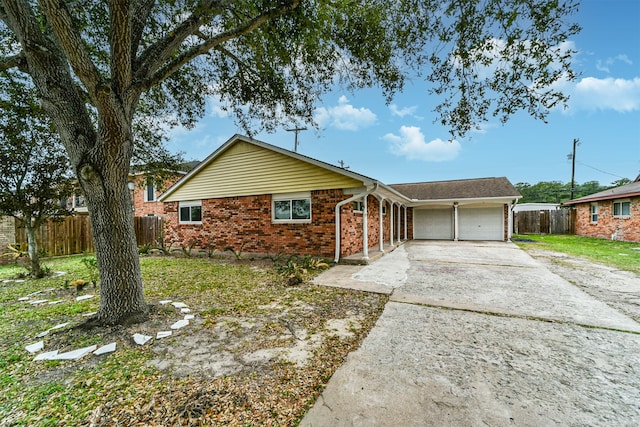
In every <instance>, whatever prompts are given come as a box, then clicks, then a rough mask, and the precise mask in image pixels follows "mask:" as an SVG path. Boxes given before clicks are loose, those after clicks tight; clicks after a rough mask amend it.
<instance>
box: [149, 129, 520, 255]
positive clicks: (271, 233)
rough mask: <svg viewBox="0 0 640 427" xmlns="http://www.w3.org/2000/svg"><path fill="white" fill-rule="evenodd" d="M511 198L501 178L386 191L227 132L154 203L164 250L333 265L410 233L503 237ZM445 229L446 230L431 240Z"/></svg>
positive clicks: (386, 247) (508, 186)
mask: <svg viewBox="0 0 640 427" xmlns="http://www.w3.org/2000/svg"><path fill="white" fill-rule="evenodd" d="M519 197H521V196H520V194H519V193H518V192H517V190H516V189H515V188H514V187H513V186H512V185H511V183H509V181H508V180H507V179H506V178H484V179H479V180H461V181H444V182H442V183H418V184H399V185H386V184H384V183H382V182H380V181H378V180H375V179H373V178H369V177H366V176H364V175H360V174H358V173H355V172H352V171H350V170H347V169H344V168H341V167H338V166H334V165H331V164H328V163H324V162H321V161H319V160H316V159H312V158H310V157H307V156H304V155H301V154H299V153H296V152H292V151H289V150H285V149H283V148H280V147H277V146H273V145H270V144H267V143H265V142H262V141H257V140H255V139H251V138H248V137H245V136H241V135H235V136H233V137H232V138H231V139H229V140H228V141H227V142H226V143H224V144H223V145H222V146H221V147H220V148H218V149H217V150H216V151H214V152H213V153H212V154H211V155H210V156H209V157H207V158H206V159H205V160H204V161H202V162H201V163H200V164H199V165H198V166H197V167H196V168H194V169H193V170H192V171H190V172H189V173H188V174H187V175H185V176H184V177H183V178H182V179H181V180H179V181H178V182H177V183H176V184H174V185H173V186H171V187H170V188H169V189H168V190H167V191H166V192H165V193H164V194H162V195H161V196H160V197H159V199H158V200H159V201H160V202H163V204H164V216H165V220H166V225H165V242H166V243H167V244H174V245H178V246H188V245H191V244H195V247H201V248H206V247H213V248H216V249H221V248H225V247H229V246H230V247H233V248H234V249H236V250H239V249H240V248H242V252H245V253H259V254H277V253H286V254H294V253H295V254H300V255H306V254H310V255H315V256H321V257H325V258H333V259H334V260H335V261H336V262H338V261H339V260H340V259H342V258H345V257H349V256H354V255H356V254H357V255H356V256H358V257H360V258H361V259H362V260H364V261H366V260H367V259H368V258H369V251H370V250H371V249H375V250H379V251H381V252H384V251H387V250H389V249H391V248H392V247H394V246H395V245H397V244H398V243H400V242H402V241H405V240H407V239H413V238H414V233H415V236H416V237H415V238H444V239H450V240H455V239H476V240H508V239H509V237H510V235H509V230H510V227H509V217H510V215H509V213H510V210H509V209H510V207H511V206H512V205H513V202H514V201H515V200H517V199H518V198H519ZM445 212H446V213H448V214H449V222H447V221H445V220H444V216H445ZM414 215H415V219H414ZM471 218H476V219H477V220H478V221H476V222H474V221H473V220H471ZM445 223H447V225H446V227H448V229H449V230H450V231H451V232H450V233H448V234H446V235H445V234H444V233H443V235H442V236H441V237H440V236H439V237H431V236H434V235H435V234H434V233H435V231H433V230H432V228H434V227H435V228H441V227H444V226H445V225H444V224H445Z"/></svg>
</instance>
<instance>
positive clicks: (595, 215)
mask: <svg viewBox="0 0 640 427" xmlns="http://www.w3.org/2000/svg"><path fill="white" fill-rule="evenodd" d="M590 217H591V222H594V223H595V222H598V204H597V203H591V208H590Z"/></svg>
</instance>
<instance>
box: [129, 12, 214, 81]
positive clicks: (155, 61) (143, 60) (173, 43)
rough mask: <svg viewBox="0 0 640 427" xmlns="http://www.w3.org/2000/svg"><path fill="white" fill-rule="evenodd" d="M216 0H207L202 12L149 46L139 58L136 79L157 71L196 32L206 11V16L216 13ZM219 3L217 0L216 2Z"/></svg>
mask: <svg viewBox="0 0 640 427" xmlns="http://www.w3.org/2000/svg"><path fill="white" fill-rule="evenodd" d="M213 3H214V1H211V0H209V1H206V2H205V4H203V5H202V6H201V7H199V8H198V9H199V11H200V13H194V14H192V15H191V16H190V17H189V18H188V19H186V20H185V21H184V22H182V23H181V24H179V25H178V26H177V27H176V28H174V29H172V30H170V31H168V32H167V34H166V35H165V36H164V37H163V38H161V39H160V40H158V41H157V42H155V43H154V44H152V45H151V46H149V47H148V48H147V49H146V50H145V51H144V52H143V53H142V54H141V55H140V57H139V58H138V60H137V64H138V66H136V77H137V78H136V81H137V82H141V81H143V80H145V79H146V76H149V75H151V74H153V73H154V72H156V71H157V69H158V68H159V67H160V66H161V65H162V63H164V61H166V60H167V59H168V58H170V57H171V55H172V54H173V53H174V52H175V51H176V50H177V49H178V48H179V47H180V45H181V44H182V42H184V40H185V39H186V38H187V37H189V36H190V35H193V34H195V33H196V32H197V31H198V30H199V28H200V26H201V25H202V24H203V20H204V16H205V14H204V13H205V11H206V12H207V15H206V16H211V14H213V13H215V10H216V9H218V7H214V4H213ZM216 3H217V2H216Z"/></svg>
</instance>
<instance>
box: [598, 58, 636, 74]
mask: <svg viewBox="0 0 640 427" xmlns="http://www.w3.org/2000/svg"><path fill="white" fill-rule="evenodd" d="M616 62H624V63H625V64H628V65H632V64H633V62H632V61H631V60H630V59H629V57H628V56H627V55H623V54H622V55H616V56H614V57H613V58H607V59H605V60H604V61H601V60H598V61H596V68H597V69H598V70H599V71H604V72H607V73H608V72H609V67H611V66H612V65H613V64H615V63H616Z"/></svg>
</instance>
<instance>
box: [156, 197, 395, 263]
mask: <svg viewBox="0 0 640 427" xmlns="http://www.w3.org/2000/svg"><path fill="white" fill-rule="evenodd" d="M349 197H351V196H350V195H345V194H344V193H343V192H342V190H321V191H313V192H312V193H311V218H312V221H311V223H307V224H301V223H298V224H296V223H291V224H286V223H285V224H283V223H273V222H272V221H271V195H259V196H242V197H227V198H220V199H207V200H203V201H202V224H180V223H179V221H178V205H179V203H178V202H169V203H165V204H164V208H165V209H164V216H165V220H166V224H165V243H166V244H167V245H170V244H173V247H174V248H179V247H186V246H188V245H190V244H191V243H192V242H195V244H196V245H195V248H206V247H211V248H215V249H217V250H223V249H224V248H225V247H228V246H231V247H233V248H235V249H240V247H241V246H242V245H243V244H244V246H243V247H242V252H245V253H257V254H276V253H280V252H281V253H285V254H298V255H315V256H321V257H325V258H333V257H334V254H335V206H336V205H337V204H338V203H339V202H340V201H342V200H345V199H347V198H349ZM367 208H368V210H369V215H368V233H369V246H370V247H376V246H377V245H378V244H379V240H378V239H379V236H380V224H379V220H378V211H379V202H378V200H376V199H375V198H374V197H372V196H370V197H368V205H367ZM384 218H385V220H384V225H383V232H384V233H385V235H386V236H387V238H388V233H389V230H388V227H389V226H388V219H387V218H388V215H385V217H384ZM340 220H341V225H342V227H341V229H342V232H341V255H340V256H341V257H346V256H349V255H352V254H354V253H357V252H361V251H362V214H356V213H354V211H353V204H351V203H347V204H346V205H344V206H343V207H342V210H341V218H340Z"/></svg>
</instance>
